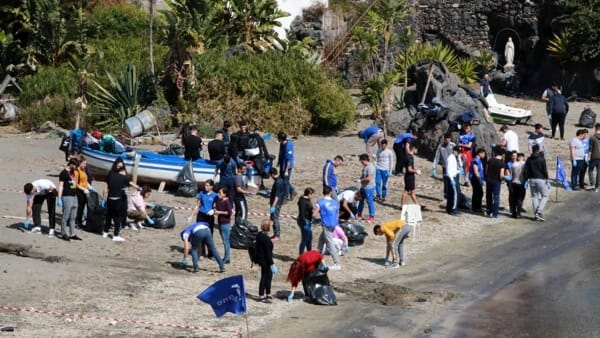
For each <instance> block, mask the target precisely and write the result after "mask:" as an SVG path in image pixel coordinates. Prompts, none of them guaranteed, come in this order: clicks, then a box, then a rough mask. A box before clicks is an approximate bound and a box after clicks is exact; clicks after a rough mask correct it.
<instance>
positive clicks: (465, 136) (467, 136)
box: [458, 132, 477, 153]
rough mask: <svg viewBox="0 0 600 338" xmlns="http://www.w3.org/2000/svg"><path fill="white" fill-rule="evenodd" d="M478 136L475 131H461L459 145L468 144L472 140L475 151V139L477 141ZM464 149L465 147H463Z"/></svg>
mask: <svg viewBox="0 0 600 338" xmlns="http://www.w3.org/2000/svg"><path fill="white" fill-rule="evenodd" d="M476 139H477V138H476V137H475V135H474V134H473V133H464V132H461V133H460V135H458V144H459V145H466V144H469V143H470V142H472V144H471V151H472V152H473V153H475V141H476ZM463 149H464V148H463Z"/></svg>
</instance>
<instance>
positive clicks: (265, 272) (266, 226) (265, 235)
mask: <svg viewBox="0 0 600 338" xmlns="http://www.w3.org/2000/svg"><path fill="white" fill-rule="evenodd" d="M272 223H273V222H272V221H271V220H270V219H265V220H263V221H262V223H261V225H260V232H259V233H258V235H256V261H257V262H258V265H260V283H259V284H258V297H259V298H258V300H259V301H260V302H264V303H271V282H272V281H273V275H276V274H277V266H276V265H275V264H274V263H273V242H271V238H269V232H270V231H271V224H272Z"/></svg>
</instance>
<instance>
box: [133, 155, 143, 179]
mask: <svg viewBox="0 0 600 338" xmlns="http://www.w3.org/2000/svg"><path fill="white" fill-rule="evenodd" d="M141 159H142V155H140V154H138V153H136V154H135V158H134V160H133V170H132V173H131V176H132V181H133V183H135V184H137V178H138V169H139V167H140V160H141Z"/></svg>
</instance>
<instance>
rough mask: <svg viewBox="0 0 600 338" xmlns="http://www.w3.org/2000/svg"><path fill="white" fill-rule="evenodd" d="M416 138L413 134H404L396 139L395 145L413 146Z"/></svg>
mask: <svg viewBox="0 0 600 338" xmlns="http://www.w3.org/2000/svg"><path fill="white" fill-rule="evenodd" d="M414 140H415V136H414V135H413V134H412V133H404V134H400V136H398V137H396V139H395V140H394V143H404V144H406V142H410V143H411V144H412V143H413V142H414Z"/></svg>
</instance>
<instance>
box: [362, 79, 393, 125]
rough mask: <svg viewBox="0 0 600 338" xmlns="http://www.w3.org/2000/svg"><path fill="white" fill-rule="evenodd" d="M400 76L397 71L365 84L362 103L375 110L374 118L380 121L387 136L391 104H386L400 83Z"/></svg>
mask: <svg viewBox="0 0 600 338" xmlns="http://www.w3.org/2000/svg"><path fill="white" fill-rule="evenodd" d="M398 78H399V74H398V73H397V72H395V71H392V72H387V73H379V74H378V75H377V76H376V77H375V78H374V79H371V80H367V81H365V82H364V84H363V88H362V94H363V98H362V100H361V103H366V104H368V105H370V106H371V108H372V109H373V117H374V118H375V119H376V120H378V121H380V122H381V123H382V126H383V132H384V134H385V135H387V124H386V121H387V114H388V113H389V111H390V104H391V103H392V101H393V100H394V98H391V99H390V102H386V101H387V99H388V96H389V95H390V91H391V89H392V87H393V86H394V84H395V83H396V82H398Z"/></svg>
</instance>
